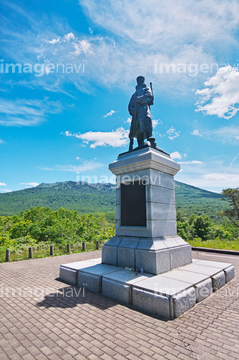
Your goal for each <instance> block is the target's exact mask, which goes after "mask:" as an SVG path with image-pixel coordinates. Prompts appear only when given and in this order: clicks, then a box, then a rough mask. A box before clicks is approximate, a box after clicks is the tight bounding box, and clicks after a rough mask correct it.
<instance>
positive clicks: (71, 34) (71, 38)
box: [64, 32, 75, 41]
mask: <svg viewBox="0 0 239 360" xmlns="http://www.w3.org/2000/svg"><path fill="white" fill-rule="evenodd" d="M64 39H65V40H66V41H70V40H74V39H75V35H74V34H73V33H72V32H70V33H68V34H66V35H65V36H64Z"/></svg>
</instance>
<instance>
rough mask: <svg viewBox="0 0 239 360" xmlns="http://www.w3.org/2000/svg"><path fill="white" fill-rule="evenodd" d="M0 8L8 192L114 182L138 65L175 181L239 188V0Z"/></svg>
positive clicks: (1, 115) (0, 179)
mask: <svg viewBox="0 0 239 360" xmlns="http://www.w3.org/2000/svg"><path fill="white" fill-rule="evenodd" d="M0 14H1V15H0V17H1V21H0V32H1V38H0V44H1V46H0V81H1V83H0V159H1V168H0V192H7V191H14V190H20V189H24V188H26V187H30V186H36V185H37V184H40V183H42V182H45V183H51V182H56V181H66V180H73V181H77V180H80V179H82V177H84V176H88V177H93V176H95V179H97V180H99V181H103V180H107V179H108V180H109V181H111V180H113V177H111V173H110V172H109V170H108V164H109V163H110V162H112V161H114V160H115V159H116V158H117V156H118V154H119V153H121V152H124V151H127V150H128V130H129V126H130V123H129V114H128V110H127V107H128V102H129V99H130V96H131V95H132V93H133V92H134V87H135V85H136V84H135V78H136V77H137V76H138V75H144V76H145V78H146V83H147V84H148V85H149V83H150V82H152V83H153V89H154V95H155V104H154V106H152V108H151V111H152V116H153V119H154V135H155V137H156V141H157V144H158V146H159V147H161V148H162V149H163V150H165V151H167V152H169V153H170V154H172V158H173V159H174V160H175V161H176V162H179V163H180V165H181V171H180V172H179V173H178V174H177V175H176V177H175V179H176V180H178V181H182V182H185V183H187V184H190V185H194V186H198V187H200V188H203V189H208V190H212V191H216V192H220V191H221V190H222V189H223V188H227V187H238V186H239V147H238V145H239V124H238V116H239V114H238V110H239V105H238V104H239V71H238V68H239V65H238V64H239V54H238V45H239V32H238V30H239V3H238V1H233V0H223V1H220V0H219V1H218V0H210V2H208V1H207V0H198V1H195V0H193V1H192V0H188V1H184V0H148V1H147V6H145V2H144V1H143V0H137V1H136V0H131V1H127V0H105V1H104V2H100V1H97V0H78V1H77V0H61V1H55V0H51V1H45V0H39V1H34V2H29V1H27V0H25V1H24V0H19V1H18V2H14V1H11V2H10V1H5V0H1V3H0ZM11 64H12V65H11ZM14 70H15V72H14ZM135 143H136V141H135ZM92 179H93V178H92Z"/></svg>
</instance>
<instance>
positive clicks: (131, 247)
mask: <svg viewBox="0 0 239 360" xmlns="http://www.w3.org/2000/svg"><path fill="white" fill-rule="evenodd" d="M109 169H110V170H111V171H112V173H113V174H115V175H116V178H117V189H116V236H114V237H113V238H111V239H110V240H109V241H108V242H107V243H106V244H105V245H104V246H103V248H102V262H103V263H104V264H108V265H114V266H120V267H125V266H129V267H134V268H138V267H141V266H142V267H143V269H144V271H145V272H147V273H150V274H161V273H164V272H167V271H169V270H172V269H175V268H177V267H179V266H182V265H186V264H189V263H191V262H192V252H191V246H190V245H189V244H187V243H186V242H185V241H184V240H183V239H182V238H180V237H179V236H177V224H176V207H175V190H174V175H175V174H176V173H177V172H178V171H179V170H180V166H179V165H178V164H177V163H175V162H174V161H173V160H172V159H171V158H170V156H169V155H168V154H166V153H164V152H163V151H160V150H157V149H155V148H152V147H150V146H149V147H145V148H142V149H140V150H135V151H132V152H128V153H124V154H121V155H119V157H118V159H117V160H116V161H115V162H113V163H111V164H110V166H109Z"/></svg>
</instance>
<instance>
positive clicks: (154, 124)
mask: <svg viewBox="0 0 239 360" xmlns="http://www.w3.org/2000/svg"><path fill="white" fill-rule="evenodd" d="M158 124H162V121H161V120H159V119H158V120H154V119H153V120H152V125H153V128H156V126H158Z"/></svg>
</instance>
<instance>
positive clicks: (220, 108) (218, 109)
mask: <svg viewBox="0 0 239 360" xmlns="http://www.w3.org/2000/svg"><path fill="white" fill-rule="evenodd" d="M238 83H239V70H238V69H237V68H235V67H232V66H230V65H228V66H226V67H222V68H220V69H219V70H218V71H217V73H216V75H215V76H213V77H211V79H210V80H208V81H206V82H205V83H204V85H205V86H206V87H205V88H204V89H202V90H197V91H196V94H197V95H199V96H200V97H201V99H200V101H199V102H198V103H197V104H196V105H197V109H196V111H203V112H205V113H206V114H207V115H216V116H218V117H220V118H224V119H230V118H232V117H233V116H234V115H235V114H236V113H237V112H238V111H239V86H238Z"/></svg>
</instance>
